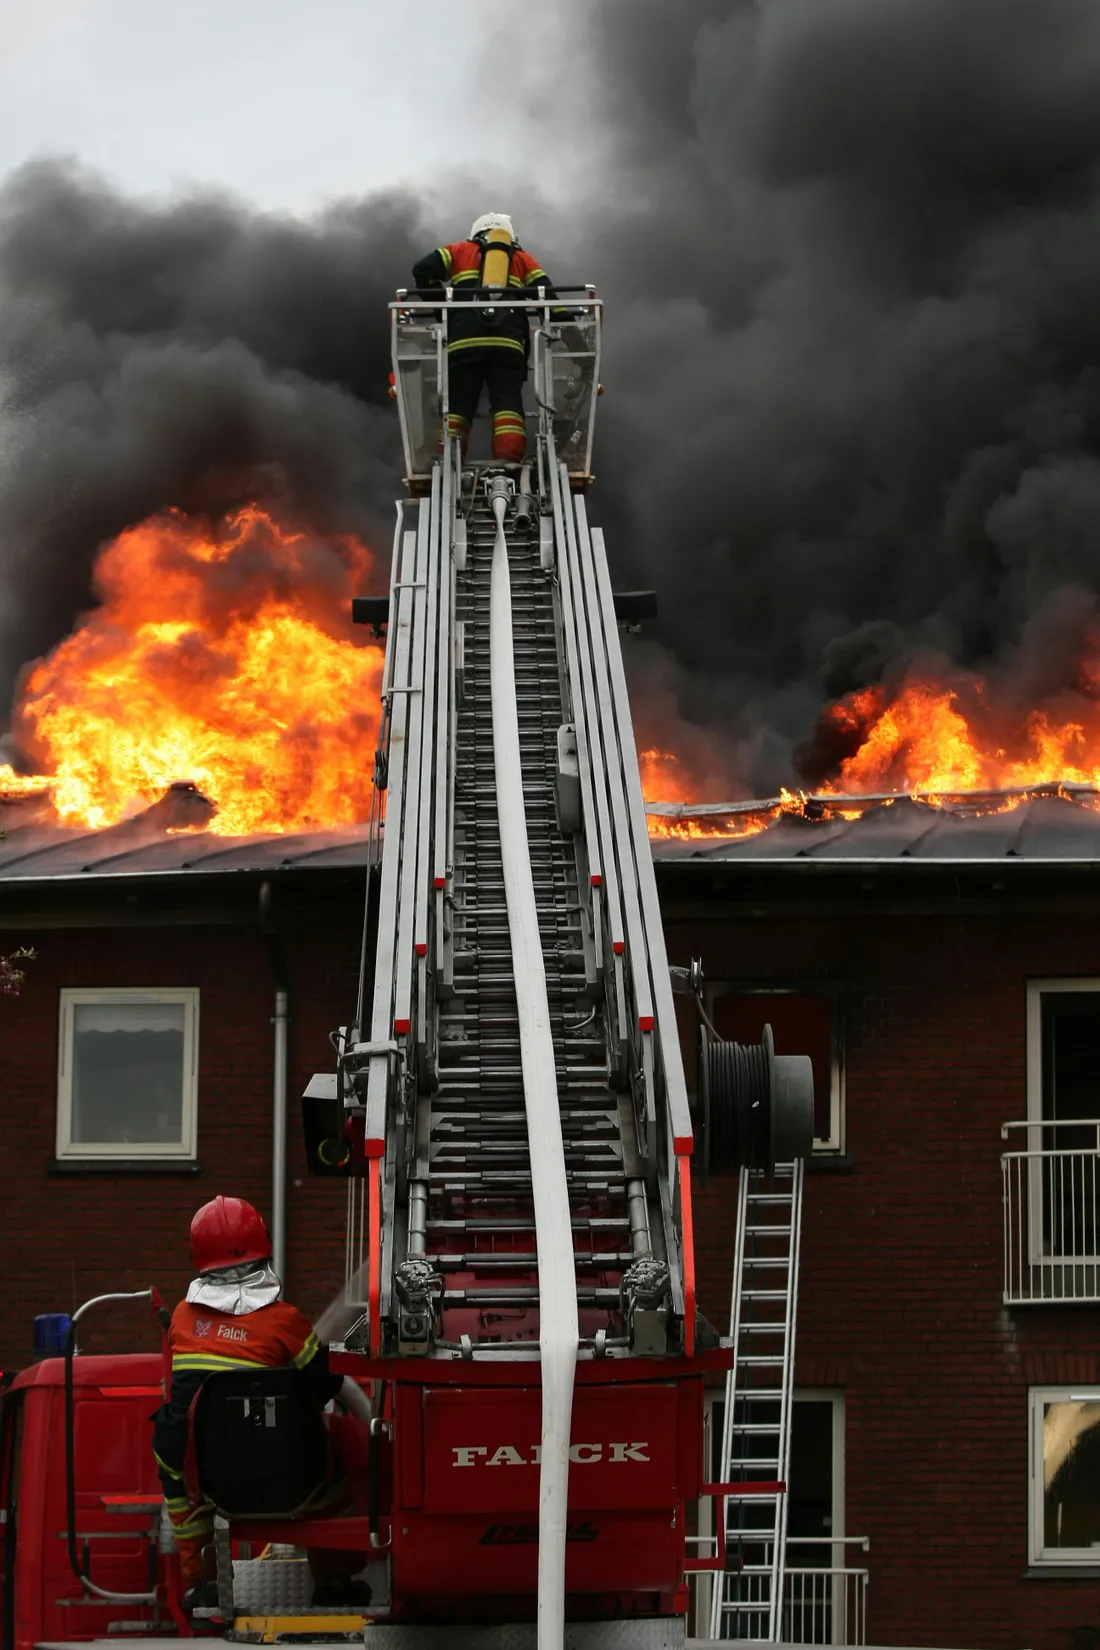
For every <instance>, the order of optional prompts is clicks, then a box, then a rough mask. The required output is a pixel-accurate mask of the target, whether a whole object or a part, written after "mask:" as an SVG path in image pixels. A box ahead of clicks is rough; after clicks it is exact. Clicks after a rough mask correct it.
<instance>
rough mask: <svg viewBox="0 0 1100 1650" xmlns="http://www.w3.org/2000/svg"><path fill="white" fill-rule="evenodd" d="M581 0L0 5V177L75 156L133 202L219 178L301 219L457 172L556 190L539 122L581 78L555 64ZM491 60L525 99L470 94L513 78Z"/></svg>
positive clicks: (562, 170)
mask: <svg viewBox="0 0 1100 1650" xmlns="http://www.w3.org/2000/svg"><path fill="white" fill-rule="evenodd" d="M586 3H588V0H586ZM571 7H572V0H552V3H551V4H549V5H544V6H542V7H524V8H522V11H521V12H520V13H519V14H517V9H516V8H515V7H514V6H506V5H505V4H503V0H37V4H35V5H31V4H29V3H28V0H0V39H2V41H3V51H2V55H0V176H3V175H6V174H7V173H8V172H10V171H11V170H12V168H13V167H15V166H18V165H19V164H20V163H21V162H22V161H24V160H26V159H28V158H29V157H31V156H34V155H39V154H44V153H45V154H55V155H56V154H68V155H73V156H75V157H76V158H78V159H79V160H80V161H82V162H84V163H85V164H87V165H90V166H93V167H96V168H98V169H100V170H102V171H104V172H106V173H107V174H108V175H109V176H110V177H111V178H112V179H114V180H115V181H116V182H117V183H119V184H120V185H121V186H122V187H123V188H125V189H126V190H128V191H134V192H137V193H140V194H156V195H161V194H163V193H165V192H168V191H175V190H178V189H180V188H186V187H187V186H189V185H193V184H207V185H209V184H214V185H217V186H220V187H223V188H226V189H229V190H232V191H234V192H237V193H239V194H241V195H244V196H246V197H247V198H248V199H249V200H251V201H254V202H255V203H256V204H258V205H260V206H262V207H268V208H276V209H278V208H286V209H290V210H292V211H295V212H303V211H308V210H309V209H310V208H312V207H315V206H317V205H320V204H322V203H323V202H324V201H326V200H328V199H331V198H333V197H338V196H342V195H349V194H361V193H363V192H364V191H366V190H370V189H373V188H378V187H386V186H388V185H392V184H398V183H403V182H407V181H415V182H417V183H423V184H426V185H427V186H428V187H429V188H430V187H431V185H432V184H433V183H436V182H439V181H440V180H442V178H443V177H444V176H445V174H446V173H447V172H448V171H451V170H454V169H458V170H463V171H475V172H480V173H482V174H484V175H486V176H487V177H490V178H491V177H493V176H494V175H497V176H504V175H511V176H515V174H516V173H517V172H519V173H520V175H523V174H527V175H529V176H530V177H531V178H532V181H533V182H534V181H535V180H536V179H537V183H538V187H539V188H540V190H541V191H542V192H543V193H547V194H550V195H557V194H561V193H564V192H567V191H568V190H569V188H570V186H571V182H572V179H573V176H574V155H575V153H576V150H575V148H574V146H573V143H572V142H571V141H567V140H566V139H565V138H564V137H563V133H568V134H569V136H570V138H572V136H573V123H572V120H566V121H562V122H557V121H554V120H553V119H552V118H549V128H550V130H551V131H555V128H556V135H555V136H554V137H553V138H552V139H551V141H549V142H547V141H546V138H545V136H544V135H543V134H544V133H545V131H546V127H544V126H543V125H542V117H552V115H553V105H554V102H555V100H556V99H557V98H560V96H561V87H562V85H563V83H566V82H573V83H574V85H575V75H568V76H564V77H563V75H562V63H563V59H562V58H561V56H560V55H559V54H560V52H561V49H562V46H563V42H564V41H566V40H567V39H568V35H569V32H570V31H569V28H568V19H569V15H570V11H571ZM494 59H497V60H498V61H499V62H500V64H501V65H506V66H507V72H508V76H509V79H510V80H511V79H512V77H513V76H514V75H515V73H516V70H517V68H519V69H520V71H521V73H522V75H523V77H524V79H525V81H526V83H527V88H528V95H527V96H525V97H522V98H518V99H515V100H514V101H513V99H512V98H511V97H507V96H506V97H505V98H504V99H503V100H501V99H494V98H492V97H488V96H484V95H479V94H483V93H484V92H485V90H487V89H491V88H493V87H494V85H495V86H496V87H497V88H498V89H499V88H500V86H501V85H502V84H503V80H502V79H498V78H497V76H496V74H495V69H496V62H495V61H494ZM512 84H513V86H514V80H513V81H512ZM524 110H526V111H527V113H526V114H524ZM493 205H494V206H495V205H496V203H495V202H494V203H493Z"/></svg>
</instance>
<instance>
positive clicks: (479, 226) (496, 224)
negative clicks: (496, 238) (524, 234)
mask: <svg viewBox="0 0 1100 1650" xmlns="http://www.w3.org/2000/svg"><path fill="white" fill-rule="evenodd" d="M490 229H506V230H507V231H508V233H509V235H511V237H512V239H513V240H515V238H516V232H515V230H514V229H513V228H512V220H511V218H510V217H509V216H508V214H507V212H483V213H482V215H481V217H480V218H475V219H474V227H473V228H472V229H471V230H470V239H471V240H472V241H476V240H477V238H478V236H479V235H485V234H488V232H489V230H490Z"/></svg>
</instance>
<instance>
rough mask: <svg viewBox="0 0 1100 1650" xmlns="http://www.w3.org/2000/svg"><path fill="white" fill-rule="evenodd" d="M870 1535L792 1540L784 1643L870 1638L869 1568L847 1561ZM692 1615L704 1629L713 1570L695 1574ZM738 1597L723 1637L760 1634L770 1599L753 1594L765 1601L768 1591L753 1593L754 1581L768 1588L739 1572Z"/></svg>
mask: <svg viewBox="0 0 1100 1650" xmlns="http://www.w3.org/2000/svg"><path fill="white" fill-rule="evenodd" d="M690 1539H691V1540H693V1541H694V1542H696V1543H702V1542H707V1541H711V1540H713V1538H712V1537H707V1536H695V1537H691V1538H690ZM870 1545H871V1543H870V1540H869V1538H868V1537H867V1536H865V1535H858V1536H847V1537H845V1538H843V1539H839V1538H834V1537H832V1536H801V1537H795V1538H793V1539H792V1540H791V1541H789V1542H788V1543H787V1566H786V1570H785V1572H784V1580H783V1620H782V1632H781V1635H780V1636H781V1638H782V1641H783V1643H784V1644H841V1645H863V1644H866V1643H867V1588H868V1584H869V1582H870V1571H869V1570H867V1569H863V1568H860V1567H857V1566H853V1565H850V1564H849V1563H848V1555H849V1551H850V1550H858V1551H860V1552H867V1551H868V1549H869V1548H870ZM691 1582H692V1604H693V1611H692V1617H691V1619H692V1620H694V1622H695V1623H696V1624H697V1625H696V1626H695V1632H696V1633H699V1632H701V1631H702V1630H703V1628H704V1626H705V1624H706V1623H707V1622H708V1621H709V1619H710V1599H711V1592H710V1589H711V1587H713V1586H717V1585H719V1578H718V1577H717V1576H714V1575H713V1574H708V1573H705V1572H704V1573H702V1574H698V1575H693V1576H692V1577H691ZM737 1582H738V1588H737V1598H738V1603H739V1604H740V1605H741V1606H742V1608H741V1609H740V1610H738V1609H737V1607H736V1606H735V1607H734V1609H733V1610H732V1611H730V1612H728V1613H727V1616H726V1624H727V1630H726V1631H725V1632H724V1633H723V1637H727V1638H740V1637H745V1636H747V1637H756V1636H757V1635H758V1632H759V1623H760V1620H761V1619H763V1616H762V1612H763V1613H764V1615H766V1608H767V1607H766V1602H764V1603H760V1602H758V1603H757V1606H756V1609H755V1611H754V1609H753V1602H752V1601H753V1599H754V1596H755V1597H757V1598H758V1600H764V1601H766V1597H767V1594H766V1591H764V1590H761V1591H760V1592H759V1593H758V1594H754V1590H753V1583H754V1582H755V1583H757V1584H758V1586H759V1587H760V1588H762V1589H766V1585H767V1583H766V1581H764V1580H763V1578H761V1577H756V1576H749V1575H745V1574H744V1573H741V1574H739V1575H738V1577H737Z"/></svg>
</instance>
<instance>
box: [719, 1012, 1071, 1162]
mask: <svg viewBox="0 0 1100 1650" xmlns="http://www.w3.org/2000/svg"><path fill="white" fill-rule="evenodd" d="M1097 988H1098V989H1100V981H1098V982H1097ZM719 997H827V998H828V1000H829V1003H830V1004H831V1007H832V1013H831V1016H830V1022H829V1023H830V1027H831V1032H832V1034H831V1036H830V1039H829V1043H830V1057H829V1135H828V1138H827V1139H824V1140H823V1139H821V1138H820V1137H819V1136H818V1135H815V1136H814V1145H813V1155H814V1156H815V1157H840V1156H842V1155H843V1152H844V1142H845V1134H846V1123H845V1119H846V1113H847V1108H846V1106H845V1103H844V1028H843V1026H842V1024H841V1015H840V1003H841V999H840V993H839V992H838V991H837V990H836V989H835V988H833V987H830V986H821V985H814V984H804V985H746V984H745V983H744V981H743V980H708V981H707V985H706V1005H707V1013H708V1014H709V1015H711V1017H712V1018H713V1014H714V1005H715V1002H716V1001H717V999H718V998H719Z"/></svg>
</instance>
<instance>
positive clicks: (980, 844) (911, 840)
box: [0, 796, 1100, 882]
mask: <svg viewBox="0 0 1100 1650" xmlns="http://www.w3.org/2000/svg"><path fill="white" fill-rule="evenodd" d="M982 807H983V808H984V809H985V810H986V811H981V809H979V807H976V806H971V805H968V804H966V803H965V802H963V801H960V800H958V799H955V801H954V803H953V805H952V806H950V807H939V806H934V805H933V804H931V803H927V802H922V801H910V800H908V799H904V798H903V799H899V800H896V801H891V802H873V803H871V804H869V805H868V806H867V807H866V808H865V809H864V810H863V812H862V813H861V814H860V815H859V816H858V817H857V818H855V819H838V818H836V817H833V816H831V815H830V814H829V813H828V812H826V813H825V814H824V815H823V816H822V817H820V818H814V817H808V816H807V814H806V813H805V812H800V811H797V810H795V811H790V812H783V813H780V814H778V816H776V817H768V816H767V815H765V819H766V823H764V824H763V826H762V828H761V829H760V830H758V831H755V832H749V833H748V834H745V835H742V836H730V837H721V836H713V837H686V838H682V837H659V838H657V839H656V840H655V841H654V843H653V854H654V858H655V859H656V860H657V861H658V862H659V863H661V864H676V863H681V862H687V861H693V862H696V863H699V862H708V863H729V864H738V863H744V864H748V865H760V866H765V865H783V864H791V865H808V864H820V865H835V866H836V867H837V868H838V869H839V868H842V867H844V866H856V865H883V864H891V865H896V866H898V867H901V866H904V865H906V864H908V863H912V864H915V865H919V864H929V865H943V864H949V863H950V864H958V865H966V864H983V863H984V864H991V863H994V864H1001V865H1011V864H1012V863H1013V862H1015V861H1022V862H1025V863H1029V864H1045V863H1049V864H1066V865H1070V864H1077V865H1081V864H1091V863H1100V807H1097V806H1096V805H1095V803H1094V802H1089V801H1085V800H1084V799H1076V798H1073V797H1069V796H1041V797H1031V798H1028V799H1027V800H1025V801H1023V802H1019V803H1018V804H1016V805H1015V806H1013V807H1009V808H1005V809H1002V810H1001V811H989V809H988V803H985V802H984V799H983V804H982ZM151 812H152V810H151ZM162 819H163V815H161V816H159V817H155V818H150V816H149V815H148V814H142V815H139V816H138V817H137V818H135V819H132V820H129V821H126V822H125V823H123V824H121V825H114V826H111V827H109V828H107V829H104V830H101V831H89V830H86V829H71V828H66V827H64V826H61V825H56V824H51V823H49V822H47V821H44V820H43V818H42V816H41V812H40V810H39V809H37V808H34V807H31V808H25V807H24V805H22V804H18V803H14V804H10V805H8V806H5V807H0V828H2V829H3V830H4V832H5V836H4V840H3V841H0V881H8V882H17V881H18V882H30V881H43V882H54V881H58V880H60V879H63V878H74V879H79V880H86V879H89V878H105V877H144V876H150V877H153V876H157V877H175V876H197V875H212V874H215V873H216V874H230V873H233V872H241V871H243V872H273V871H335V870H354V869H356V868H358V867H359V866H362V865H365V864H366V860H367V838H368V828H367V826H366V825H359V826H353V827H348V828H345V829H342V830H333V831H308V832H300V833H296V834H287V835H264V836H250V837H227V836H215V835H214V834H213V833H212V832H210V831H207V830H201V829H199V830H194V829H182V830H180V829H169V830H167V831H166V830H165V829H164V827H163V824H162ZM739 823H743V820H742V821H739Z"/></svg>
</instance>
